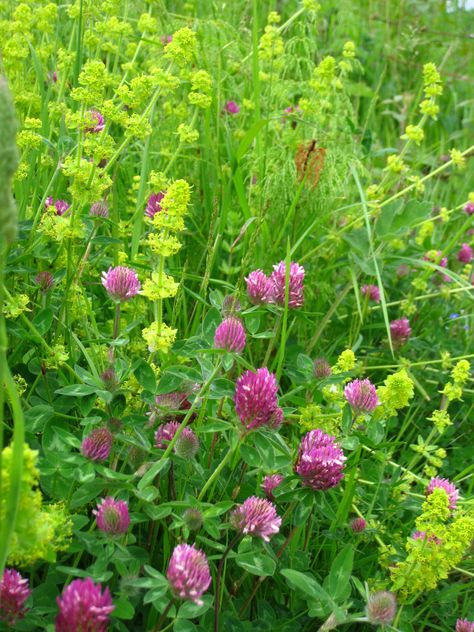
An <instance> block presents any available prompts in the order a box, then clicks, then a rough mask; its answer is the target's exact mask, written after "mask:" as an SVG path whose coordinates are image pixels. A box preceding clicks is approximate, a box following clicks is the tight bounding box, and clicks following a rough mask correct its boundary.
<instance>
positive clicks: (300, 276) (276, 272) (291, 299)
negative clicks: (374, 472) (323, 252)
mask: <svg viewBox="0 0 474 632" xmlns="http://www.w3.org/2000/svg"><path fill="white" fill-rule="evenodd" d="M304 275H305V270H304V268H303V266H300V265H299V263H295V262H291V263H290V271H289V279H288V307H289V308H290V309H295V308H297V307H301V306H302V305H303V300H304V296H303V295H304V285H303V281H304ZM271 280H272V282H273V298H274V301H275V303H277V304H278V305H282V306H284V305H285V295H286V262H285V261H280V263H278V264H277V265H274V266H273V272H272V276H271Z"/></svg>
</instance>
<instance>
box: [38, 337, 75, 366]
mask: <svg viewBox="0 0 474 632" xmlns="http://www.w3.org/2000/svg"><path fill="white" fill-rule="evenodd" d="M68 359H69V353H68V352H67V351H66V347H65V346H64V345H63V344H62V343H59V342H58V343H56V344H55V345H53V346H52V347H51V349H50V351H49V353H48V355H47V356H46V358H45V359H44V365H45V367H46V368H47V369H59V367H60V366H62V365H63V364H65V363H66V362H67V361H68Z"/></svg>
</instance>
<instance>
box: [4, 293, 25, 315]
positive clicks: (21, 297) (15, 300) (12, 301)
mask: <svg viewBox="0 0 474 632" xmlns="http://www.w3.org/2000/svg"><path fill="white" fill-rule="evenodd" d="M29 302H30V299H29V298H28V296H27V295H26V294H14V295H13V296H10V297H9V298H8V299H7V300H6V301H5V304H4V305H3V315H4V316H5V318H11V319H15V318H18V316H20V315H21V314H23V312H29V311H30V309H29V308H28V303H29Z"/></svg>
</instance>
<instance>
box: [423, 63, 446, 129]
mask: <svg viewBox="0 0 474 632" xmlns="http://www.w3.org/2000/svg"><path fill="white" fill-rule="evenodd" d="M423 84H424V93H425V98H424V99H423V101H422V102H421V103H420V111H421V113H422V114H423V115H425V116H429V117H430V118H432V119H434V120H436V118H437V116H438V113H439V105H438V104H437V103H436V97H437V96H440V95H441V94H442V93H443V86H442V83H441V77H440V74H439V72H438V70H437V69H436V66H435V65H434V64H432V63H429V64H425V65H424V66H423Z"/></svg>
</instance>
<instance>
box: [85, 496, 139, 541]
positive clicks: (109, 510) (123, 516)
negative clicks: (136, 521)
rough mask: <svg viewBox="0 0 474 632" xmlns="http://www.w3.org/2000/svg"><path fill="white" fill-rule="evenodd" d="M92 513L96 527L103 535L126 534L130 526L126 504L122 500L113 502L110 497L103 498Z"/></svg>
mask: <svg viewBox="0 0 474 632" xmlns="http://www.w3.org/2000/svg"><path fill="white" fill-rule="evenodd" d="M92 513H93V514H94V515H95V517H96V520H97V526H98V527H99V529H100V530H101V531H103V532H104V533H110V534H111V535H122V534H123V533H127V531H128V527H129V526H130V515H129V513H128V504H127V503H126V502H125V501H124V500H114V499H113V498H112V497H111V496H107V498H103V499H102V501H101V502H100V503H99V504H98V505H97V509H94V510H93V511H92Z"/></svg>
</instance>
